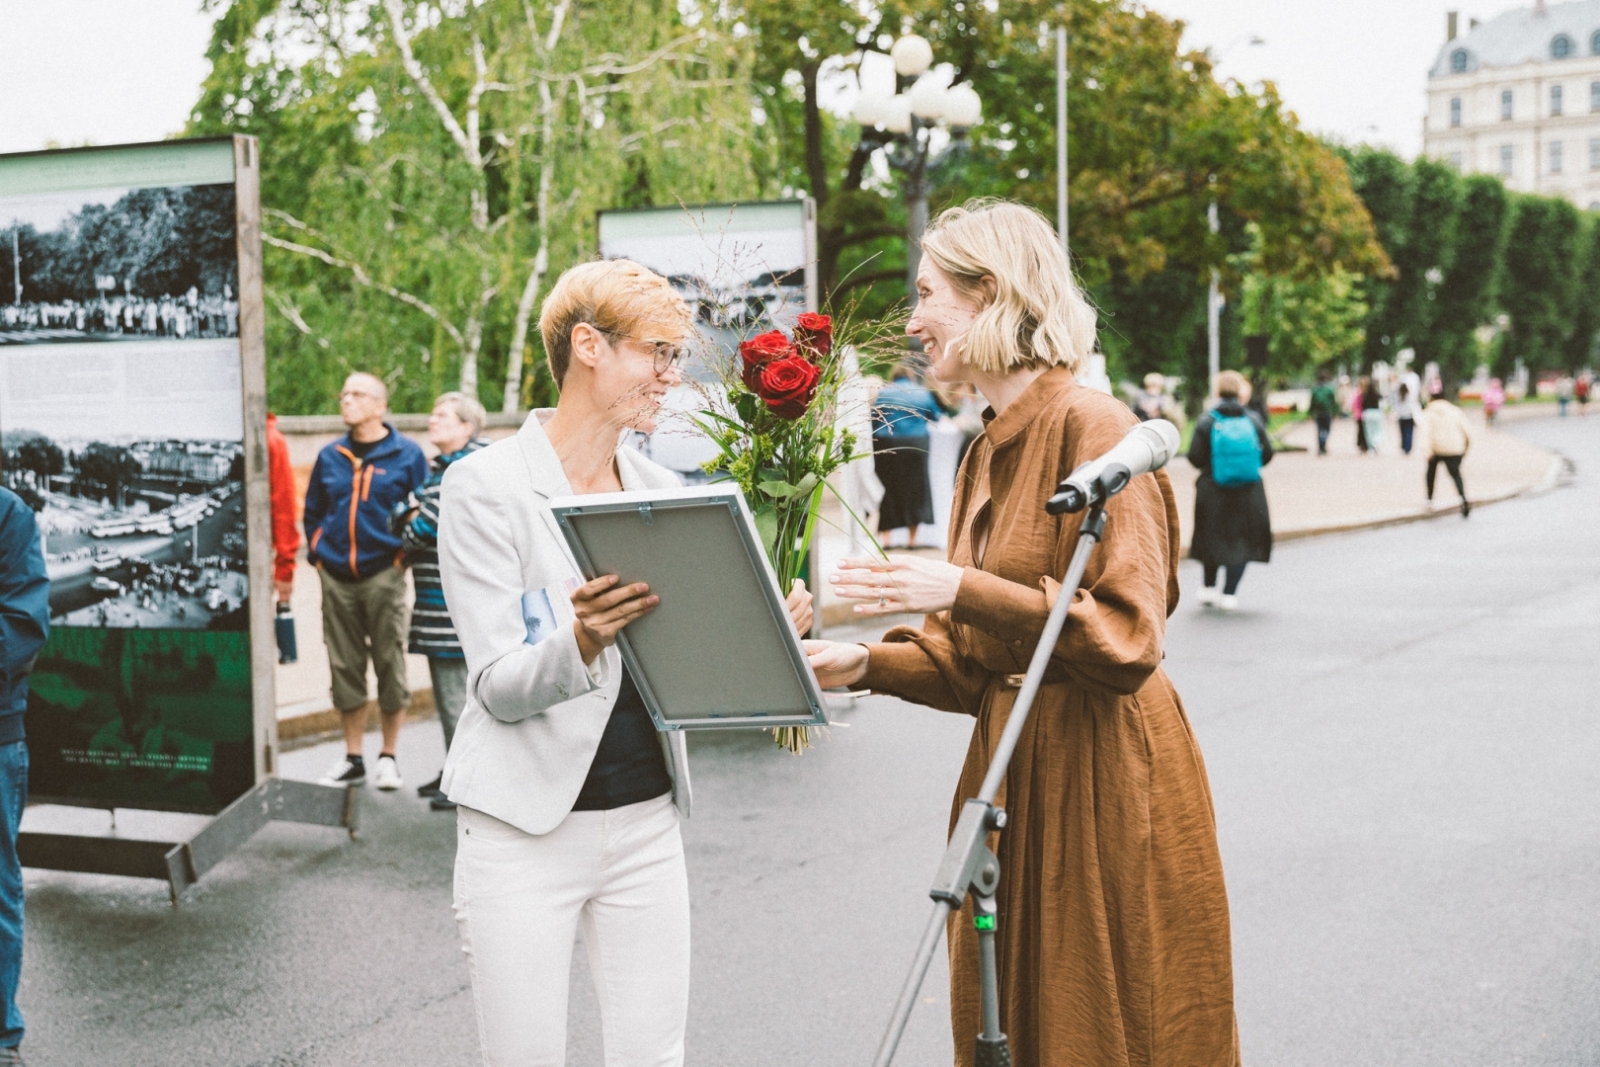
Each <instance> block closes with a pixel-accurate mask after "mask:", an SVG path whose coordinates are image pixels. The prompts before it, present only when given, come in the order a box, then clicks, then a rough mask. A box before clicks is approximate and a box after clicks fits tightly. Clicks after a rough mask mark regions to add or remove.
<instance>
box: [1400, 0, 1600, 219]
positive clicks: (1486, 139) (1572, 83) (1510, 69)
mask: <svg viewBox="0 0 1600 1067" xmlns="http://www.w3.org/2000/svg"><path fill="white" fill-rule="evenodd" d="M1459 29H1460V27H1459V25H1458V19H1457V16H1456V13H1455V12H1453V11H1452V12H1450V13H1449V14H1448V15H1447V16H1446V34H1445V36H1446V40H1445V43H1444V46H1443V47H1442V48H1440V49H1439V54H1438V57H1437V58H1436V59H1435V60H1434V64H1433V69H1432V70H1431V71H1429V73H1428V116H1427V118H1426V119H1424V120H1423V141H1422V145H1423V152H1424V153H1425V154H1426V155H1429V156H1431V157H1433V158H1435V159H1441V160H1445V161H1447V162H1450V163H1453V164H1454V165H1455V166H1456V167H1457V168H1458V169H1459V170H1461V171H1462V172H1463V173H1466V174H1474V173H1488V174H1498V175H1500V176H1501V177H1502V178H1504V179H1505V182H1506V185H1507V186H1509V187H1510V188H1512V189H1516V190H1518V191H1520V192H1528V193H1540V194H1544V195H1548V196H1564V197H1566V198H1567V199H1569V200H1571V201H1572V202H1573V203H1575V204H1577V205H1578V206H1579V207H1583V208H1588V209H1590V210H1593V211H1600V0H1573V2H1570V3H1556V4H1548V5H1547V4H1546V3H1545V2H1544V0H1539V2H1538V3H1536V4H1535V5H1534V6H1532V7H1524V8H1517V9H1516V10H1513V11H1507V12H1506V13H1504V14H1502V15H1500V16H1498V17H1496V18H1493V19H1490V20H1489V21H1487V22H1483V23H1480V22H1478V21H1477V20H1476V19H1474V20H1472V22H1471V23H1470V24H1469V25H1468V26H1467V27H1466V32H1465V33H1460V32H1458V30H1459Z"/></svg>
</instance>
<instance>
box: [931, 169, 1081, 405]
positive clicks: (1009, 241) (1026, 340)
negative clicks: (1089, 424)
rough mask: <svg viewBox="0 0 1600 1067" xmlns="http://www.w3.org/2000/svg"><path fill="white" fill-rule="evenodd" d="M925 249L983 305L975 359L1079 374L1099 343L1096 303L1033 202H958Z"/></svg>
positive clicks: (993, 368) (966, 352) (995, 366)
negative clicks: (1076, 277)
mask: <svg viewBox="0 0 1600 1067" xmlns="http://www.w3.org/2000/svg"><path fill="white" fill-rule="evenodd" d="M922 251H923V253H924V254H925V255H927V257H928V258H929V259H931V260H932V261H933V265H934V266H936V267H938V268H939V270H940V271H942V272H943V273H944V275H945V276H946V277H947V278H949V279H950V283H951V284H952V285H953V286H954V287H955V289H956V292H958V293H960V294H961V295H962V296H964V297H966V298H967V299H969V300H972V301H974V302H976V303H977V304H979V305H980V306H981V307H982V308H983V310H982V311H980V312H979V313H978V317H977V319H976V320H974V322H973V323H972V328H971V329H969V330H968V331H967V335H966V337H965V338H963V339H962V342H961V358H962V359H963V360H964V361H965V362H966V363H967V365H968V366H971V367H974V368H976V369H978V370H981V371H983V372H985V373H987V374H995V375H999V374H1006V373H1009V372H1011V371H1015V370H1022V369H1025V368H1029V367H1066V368H1067V369H1068V370H1070V371H1071V372H1072V373H1073V374H1077V373H1078V371H1079V370H1080V369H1082V367H1083V363H1084V360H1085V359H1086V358H1087V357H1088V355H1089V353H1091V352H1093V351H1094V342H1095V314H1094V309H1093V308H1092V307H1090V306H1089V302H1088V301H1087V300H1085V299H1084V296H1083V292H1082V291H1081V290H1080V289H1079V288H1078V286H1077V283H1076V282H1074V281H1073V280H1072V269H1071V267H1070V266H1068V264H1067V257H1066V256H1065V255H1064V254H1063V253H1062V251H1061V242H1060V239H1059V238H1058V237H1057V236H1056V231H1055V229H1054V227H1052V226H1051V225H1050V223H1049V222H1048V221H1046V220H1045V217H1044V216H1043V215H1041V214H1039V213H1038V212H1037V211H1035V210H1034V209H1033V208H1030V207H1025V206H1024V205H1022V204H1014V203H1010V202H1009V201H1003V200H974V201H970V202H969V203H967V204H966V206H964V207H953V208H950V209H948V210H946V211H943V212H941V213H940V214H939V217H938V218H937V219H936V220H934V223H933V225H932V226H930V227H929V228H928V231H927V233H926V234H924V235H923V238H922Z"/></svg>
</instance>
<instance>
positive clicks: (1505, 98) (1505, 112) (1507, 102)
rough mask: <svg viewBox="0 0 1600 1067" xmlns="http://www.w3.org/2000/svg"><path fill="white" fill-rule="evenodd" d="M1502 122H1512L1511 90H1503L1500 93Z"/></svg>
mask: <svg viewBox="0 0 1600 1067" xmlns="http://www.w3.org/2000/svg"><path fill="white" fill-rule="evenodd" d="M1500 121H1501V122H1510V121H1511V90H1510V89H1503V90H1501V92H1500Z"/></svg>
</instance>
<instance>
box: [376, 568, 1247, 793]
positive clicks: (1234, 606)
mask: <svg viewBox="0 0 1600 1067" xmlns="http://www.w3.org/2000/svg"><path fill="white" fill-rule="evenodd" d="M1217 607H1219V608H1221V609H1222V610H1223V611H1238V610H1239V598H1238V597H1237V596H1236V595H1234V594H1233V593H1223V594H1222V599H1221V600H1219V601H1217ZM378 767H379V768H380V769H379V771H378V775H379V780H380V781H381V780H382V775H383V771H382V769H381V768H382V767H383V763H382V762H381V761H380V762H379V764H378ZM378 788H379V789H382V788H383V786H382V785H380V786H378Z"/></svg>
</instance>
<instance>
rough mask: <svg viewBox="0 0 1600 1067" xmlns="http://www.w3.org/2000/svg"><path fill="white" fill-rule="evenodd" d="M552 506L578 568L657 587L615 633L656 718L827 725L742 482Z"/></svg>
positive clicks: (659, 723)
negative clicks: (645, 610) (647, 609)
mask: <svg viewBox="0 0 1600 1067" xmlns="http://www.w3.org/2000/svg"><path fill="white" fill-rule="evenodd" d="M550 510H551V512H552V513H553V514H554V516H555V520H556V524H557V526H558V527H559V528H560V531H561V534H562V536H563V537H564V538H565V540H566V543H567V545H568V547H569V548H570V549H571V551H572V554H573V558H574V559H575V560H576V562H577V564H578V568H579V570H580V571H581V572H582V573H583V575H584V577H585V579H593V578H595V577H598V576H600V575H603V574H616V575H617V576H618V577H619V578H620V579H621V580H622V581H623V582H646V583H648V584H649V586H650V588H651V591H652V592H653V593H655V594H657V595H659V596H660V597H661V601H660V604H659V605H658V606H657V607H656V608H655V610H653V611H652V612H651V613H650V614H649V615H646V616H644V617H643V618H640V619H637V620H635V621H634V622H632V623H630V624H628V626H627V627H626V628H625V629H624V630H623V631H622V632H621V633H620V634H619V635H618V638H617V648H618V651H619V652H621V654H622V659H623V662H624V663H625V664H626V665H627V668H628V671H629V673H630V674H631V675H632V676H633V679H634V682H635V684H636V685H637V686H638V688H639V693H640V695H641V696H642V697H643V698H644V702H645V707H646V708H648V709H649V712H650V717H651V719H652V720H653V721H654V722H655V725H656V729H658V730H662V731H669V730H708V729H721V730H725V729H734V728H751V727H758V728H772V727H778V726H821V725H824V724H826V722H827V714H826V710H825V709H826V706H827V705H826V702H825V701H824V699H823V695H822V689H821V686H820V685H819V684H818V683H817V678H816V675H815V674H814V673H813V672H812V670H811V666H810V663H809V661H808V660H807V658H806V653H805V649H804V648H803V646H802V645H801V635H800V634H799V633H797V632H796V630H795V627H794V623H793V621H792V620H791V619H790V618H789V611H788V608H787V606H786V604H785V597H784V596H783V595H782V593H781V592H780V590H779V589H778V582H777V577H776V575H775V574H774V573H773V570H772V567H771V565H770V564H769V563H768V562H767V554H766V550H765V549H764V548H763V547H762V543H761V538H760V534H759V533H758V532H757V530H756V525H755V518H754V515H753V514H752V513H751V511H750V507H749V505H748V503H747V502H746V501H745V499H744V494H743V493H741V492H740V491H739V489H738V488H737V487H735V486H732V485H729V484H725V483H724V484H711V485H703V486H692V487H688V488H682V489H664V490H662V489H657V490H640V491H629V492H621V493H596V494H590V495H584V496H568V497H558V498H555V499H553V500H551V502H550Z"/></svg>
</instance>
